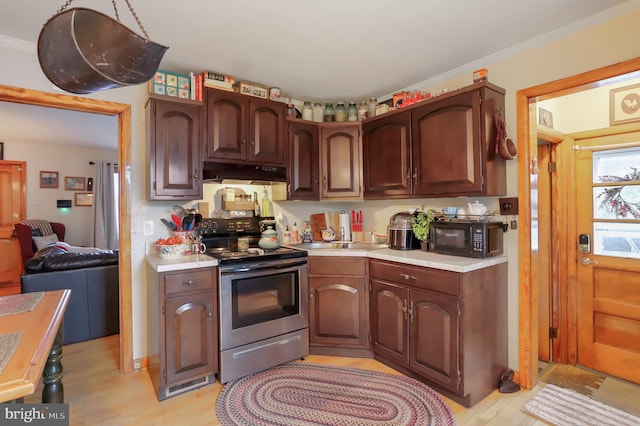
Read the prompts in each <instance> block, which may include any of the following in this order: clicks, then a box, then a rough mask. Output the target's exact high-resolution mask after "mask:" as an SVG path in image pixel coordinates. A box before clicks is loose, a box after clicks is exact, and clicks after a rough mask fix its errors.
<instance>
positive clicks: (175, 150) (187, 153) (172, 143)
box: [146, 95, 203, 200]
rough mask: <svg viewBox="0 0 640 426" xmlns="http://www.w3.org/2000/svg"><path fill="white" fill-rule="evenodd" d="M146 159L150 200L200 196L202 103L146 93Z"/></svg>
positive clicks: (192, 198)
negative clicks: (147, 95) (147, 98)
mask: <svg viewBox="0 0 640 426" xmlns="http://www.w3.org/2000/svg"><path fill="white" fill-rule="evenodd" d="M146 114H147V120H146V121H147V126H148V128H147V158H149V187H148V191H147V193H148V198H149V199H150V200H198V199H201V198H202V158H201V155H200V152H201V151H200V147H201V144H202V142H201V141H202V122H203V108H202V104H201V103H199V102H195V101H189V100H183V99H179V98H171V99H166V98H162V97H161V96H155V95H150V97H149V100H148V102H147V106H146Z"/></svg>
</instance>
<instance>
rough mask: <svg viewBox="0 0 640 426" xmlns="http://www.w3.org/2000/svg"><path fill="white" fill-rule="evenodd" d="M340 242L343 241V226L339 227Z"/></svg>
mask: <svg viewBox="0 0 640 426" xmlns="http://www.w3.org/2000/svg"><path fill="white" fill-rule="evenodd" d="M340 241H344V226H341V227H340Z"/></svg>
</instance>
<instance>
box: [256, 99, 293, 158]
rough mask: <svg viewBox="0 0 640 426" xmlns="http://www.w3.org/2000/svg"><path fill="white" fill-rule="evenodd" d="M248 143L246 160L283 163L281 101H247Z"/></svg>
mask: <svg viewBox="0 0 640 426" xmlns="http://www.w3.org/2000/svg"><path fill="white" fill-rule="evenodd" d="M248 144H249V148H248V156H247V160H249V161H254V162H256V163H260V164H274V165H280V166H284V165H285V158H286V146H287V139H286V136H285V127H284V104H283V103H281V102H273V101H269V100H262V99H251V100H250V101H249V140H248Z"/></svg>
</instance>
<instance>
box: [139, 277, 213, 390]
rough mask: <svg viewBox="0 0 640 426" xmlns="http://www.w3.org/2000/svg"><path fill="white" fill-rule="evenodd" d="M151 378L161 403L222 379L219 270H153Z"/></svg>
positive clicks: (149, 333) (149, 346) (149, 341)
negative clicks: (218, 300) (219, 378)
mask: <svg viewBox="0 0 640 426" xmlns="http://www.w3.org/2000/svg"><path fill="white" fill-rule="evenodd" d="M148 275H149V281H148V283H149V285H148V289H147V294H148V321H147V323H148V324H149V329H148V331H147V356H148V360H149V365H148V372H149V377H150V378H151V382H152V384H153V387H154V389H155V390H156V393H157V395H158V399H159V400H163V399H166V398H169V397H171V396H175V395H178V394H181V393H183V392H186V391H188V390H191V389H195V388H198V387H201V386H204V385H206V384H209V383H213V382H214V381H215V374H216V373H218V313H217V293H218V292H217V273H216V269H215V268H200V269H190V270H180V271H175V272H161V273H158V272H156V271H155V270H154V269H153V268H152V267H149V268H148Z"/></svg>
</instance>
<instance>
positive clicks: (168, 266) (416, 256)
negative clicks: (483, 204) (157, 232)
mask: <svg viewBox="0 0 640 426" xmlns="http://www.w3.org/2000/svg"><path fill="white" fill-rule="evenodd" d="M291 247H295V245H292V246H291ZM307 253H308V254H309V256H351V257H367V258H369V259H380V260H388V261H391V262H399V263H406V264H408V265H415V266H424V267H426V268H434V269H442V270H445V271H451V272H461V273H465V272H471V271H475V270H478V269H482V268H487V267H489V266H493V265H498V264H500V263H506V262H507V260H508V259H507V256H506V255H500V256H493V257H488V258H485V259H474V258H471V257H460V256H448V255H445V254H436V253H430V252H425V251H422V250H391V249H388V248H384V249H377V250H367V249H324V248H323V249H316V250H314V249H310V250H307ZM146 259H147V263H148V264H149V265H151V267H153V269H154V270H155V271H156V272H169V271H180V270H184V269H193V268H208V267H212V266H218V260H217V259H214V258H212V257H210V256H207V255H206V254H193V255H188V256H183V257H181V258H178V259H161V258H159V257H158V256H156V255H155V254H148V255H147V257H146Z"/></svg>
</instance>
